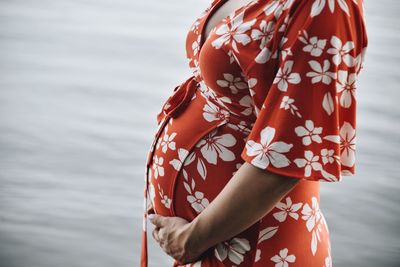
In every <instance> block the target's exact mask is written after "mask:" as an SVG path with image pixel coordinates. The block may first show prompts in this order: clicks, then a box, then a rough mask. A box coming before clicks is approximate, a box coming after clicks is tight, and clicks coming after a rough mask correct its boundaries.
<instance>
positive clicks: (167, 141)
mask: <svg viewBox="0 0 400 267" xmlns="http://www.w3.org/2000/svg"><path fill="white" fill-rule="evenodd" d="M175 136H176V133H175V132H174V133H172V134H170V135H169V134H167V133H165V134H164V136H163V140H162V142H161V147H162V148H161V150H162V152H164V153H166V152H167V150H168V148H169V149H171V150H175V149H176V148H175V142H173V141H172V140H174V138H175Z"/></svg>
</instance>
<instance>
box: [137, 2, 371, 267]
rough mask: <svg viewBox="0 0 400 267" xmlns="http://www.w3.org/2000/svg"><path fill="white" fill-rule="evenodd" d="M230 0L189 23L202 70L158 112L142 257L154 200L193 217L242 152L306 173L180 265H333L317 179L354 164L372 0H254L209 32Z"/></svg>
mask: <svg viewBox="0 0 400 267" xmlns="http://www.w3.org/2000/svg"><path fill="white" fill-rule="evenodd" d="M226 1H228V0H215V1H213V3H211V5H210V6H209V7H208V8H207V9H206V10H205V11H204V12H203V14H201V15H200V17H199V18H198V19H197V20H196V21H195V22H194V23H193V25H192V26H191V28H190V30H189V32H188V35H187V39H186V53H187V58H188V60H189V67H190V69H191V70H192V72H193V76H192V77H190V78H189V79H188V80H187V81H185V82H184V83H182V84H181V85H179V86H177V87H176V88H175V89H174V92H173V94H172V95H171V96H170V97H169V98H168V99H167V101H166V102H165V103H164V105H163V107H162V109H161V111H160V113H159V114H158V116H157V122H158V129H157V131H156V134H155V138H154V141H153V144H152V147H151V149H150V151H149V154H148V160H147V166H146V177H145V182H146V187H145V192H144V193H145V202H144V208H145V214H144V217H143V239H142V259H141V266H142V267H147V260H148V259H147V239H146V232H147V222H146V217H147V213H146V210H147V209H148V208H149V207H152V208H153V209H154V211H155V212H156V213H158V214H161V215H163V216H179V217H183V218H185V219H187V220H189V221H191V220H193V219H194V218H195V217H196V216H197V215H198V214H199V213H201V212H202V211H203V210H204V209H205V208H206V207H207V206H208V205H209V204H210V203H211V202H212V201H213V199H214V198H215V197H216V196H217V195H218V193H219V192H220V191H221V190H222V189H223V187H224V186H225V185H226V183H227V182H228V181H229V180H230V179H231V177H232V176H233V175H234V174H235V172H236V171H237V170H238V169H239V168H240V166H241V165H242V164H243V163H244V162H248V163H250V164H252V165H254V166H255V167H257V168H260V169H262V170H265V171H266V172H272V173H276V174H279V175H283V176H288V177H293V178H297V179H301V181H300V182H299V183H298V185H296V187H295V188H294V189H293V190H292V191H290V192H289V193H288V194H287V195H286V196H284V197H283V198H282V200H281V201H280V202H279V203H277V204H276V206H275V207H274V209H273V210H271V211H270V212H269V213H268V214H266V215H265V216H264V217H263V218H261V219H260V220H259V221H258V222H257V223H255V224H254V225H252V226H251V227H249V228H248V229H246V230H245V231H243V232H242V233H240V234H238V235H236V236H234V237H231V238H229V239H228V240H225V241H223V242H220V243H218V244H216V245H215V246H213V247H211V248H209V249H208V250H207V251H206V252H205V253H204V254H203V255H202V257H201V258H200V259H199V260H198V261H197V262H195V263H191V264H187V265H183V266H203V267H211V266H236V267H239V266H240V267H250V266H251V267H261V266H263V267H266V266H275V267H279V266H285V267H287V266H301V267H304V266H309V267H313V266H318V267H325V266H332V258H331V248H330V238H329V230H328V225H327V223H326V221H325V218H324V215H323V213H322V211H321V209H320V207H319V200H320V198H319V182H338V181H341V180H342V178H343V176H351V175H354V174H355V163H356V157H355V156H356V153H355V152H356V88H357V77H358V74H359V73H360V71H361V69H362V67H363V62H364V57H365V52H366V47H367V43H368V39H367V34H366V29H365V21H364V12H363V6H362V5H363V3H362V1H361V0H258V1H257V0H253V1H250V2H249V3H248V4H246V5H244V6H242V7H240V8H238V9H236V10H234V11H233V12H231V14H229V15H228V16H227V17H225V18H224V19H223V20H222V21H220V22H219V23H218V24H217V25H216V26H215V27H214V28H213V29H212V30H211V33H210V34H209V36H208V37H207V38H205V36H204V30H205V25H206V24H207V22H208V20H209V18H210V17H211V16H212V15H213V13H214V12H215V11H216V10H217V9H218V8H219V7H221V6H222V5H223V4H224V2H226ZM148 199H149V200H150V201H147V200H148ZM238 216H240V215H239V214H238ZM174 266H182V265H179V263H178V262H176V261H174Z"/></svg>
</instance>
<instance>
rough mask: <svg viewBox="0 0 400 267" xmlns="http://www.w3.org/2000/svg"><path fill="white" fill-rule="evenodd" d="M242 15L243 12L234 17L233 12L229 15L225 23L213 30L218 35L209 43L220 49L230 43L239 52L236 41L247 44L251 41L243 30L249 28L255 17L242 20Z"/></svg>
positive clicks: (245, 30)
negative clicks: (249, 19) (245, 20)
mask: <svg viewBox="0 0 400 267" xmlns="http://www.w3.org/2000/svg"><path fill="white" fill-rule="evenodd" d="M243 15H244V13H243V12H241V13H240V14H239V15H237V16H236V17H234V14H230V15H229V17H228V19H227V20H226V21H225V23H223V24H222V25H221V26H220V27H218V29H217V30H216V31H215V34H216V35H219V37H218V38H217V39H215V40H214V41H213V42H212V43H211V44H212V46H213V47H215V48H216V49H220V48H221V47H222V46H223V45H227V44H229V43H232V48H233V50H234V51H235V52H237V53H239V50H238V48H237V43H240V44H242V45H247V44H248V43H249V42H250V41H251V38H250V37H249V36H248V35H247V34H246V33H245V32H247V31H248V30H250V28H251V26H253V24H254V23H255V22H256V19H252V20H251V21H247V22H243Z"/></svg>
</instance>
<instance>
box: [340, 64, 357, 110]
mask: <svg viewBox="0 0 400 267" xmlns="http://www.w3.org/2000/svg"><path fill="white" fill-rule="evenodd" d="M356 80H357V75H356V74H355V73H350V75H349V74H348V72H347V71H345V70H339V71H338V79H337V82H336V92H337V93H341V95H340V105H341V106H342V107H344V108H349V107H350V106H351V104H352V102H353V101H352V98H353V96H354V97H355V93H356Z"/></svg>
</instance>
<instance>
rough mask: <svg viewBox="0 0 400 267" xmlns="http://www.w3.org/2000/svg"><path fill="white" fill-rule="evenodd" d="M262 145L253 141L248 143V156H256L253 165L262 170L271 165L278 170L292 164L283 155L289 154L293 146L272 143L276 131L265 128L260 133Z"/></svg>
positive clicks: (283, 143) (278, 142) (279, 142)
mask: <svg viewBox="0 0 400 267" xmlns="http://www.w3.org/2000/svg"><path fill="white" fill-rule="evenodd" d="M260 135H261V136H260V137H261V140H260V143H256V142H254V141H253V140H247V142H246V154H247V155H248V156H256V157H255V158H253V159H252V161H251V163H252V164H254V165H255V166H258V167H260V168H262V169H266V168H267V167H268V166H269V164H270V163H271V164H272V165H273V166H274V167H276V168H282V167H286V166H288V165H289V164H290V161H289V159H288V158H287V157H286V156H285V155H283V154H282V153H286V152H289V150H290V149H291V148H292V147H293V144H287V143H285V142H282V141H277V142H272V140H273V138H274V135H275V129H274V128H272V127H269V126H267V127H265V128H264V129H263V130H262V131H261V133H260Z"/></svg>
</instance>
